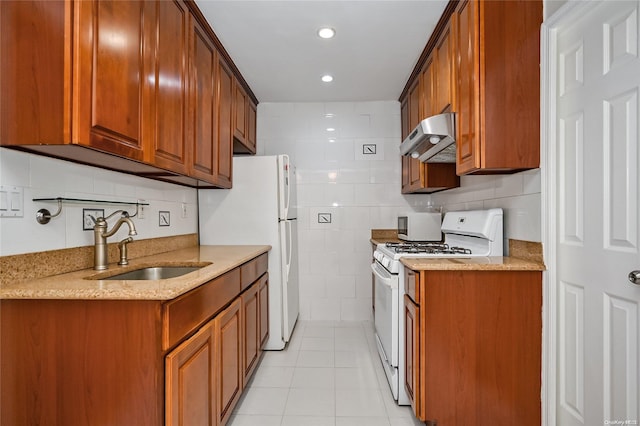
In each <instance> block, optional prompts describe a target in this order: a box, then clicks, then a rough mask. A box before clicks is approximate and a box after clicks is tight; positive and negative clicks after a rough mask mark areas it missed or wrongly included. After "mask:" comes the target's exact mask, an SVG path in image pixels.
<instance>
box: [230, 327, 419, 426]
mask: <svg viewBox="0 0 640 426" xmlns="http://www.w3.org/2000/svg"><path fill="white" fill-rule="evenodd" d="M419 424H420V423H419V422H418V421H417V420H416V419H415V418H414V417H413V414H412V412H411V408H410V407H408V406H398V405H397V404H396V402H395V401H394V400H393V397H392V396H391V391H390V389H389V385H388V383H387V379H386V377H385V375H384V371H383V370H382V366H381V364H380V359H379V358H378V354H377V352H376V349H375V340H374V334H373V324H372V323H371V322H319V321H299V322H298V324H297V325H296V328H295V330H294V333H293V336H292V339H291V342H289V345H288V346H287V348H286V349H285V350H283V351H267V352H265V354H264V356H263V358H262V361H261V363H260V365H259V366H258V369H257V370H256V373H255V374H254V377H253V378H252V380H251V381H250V382H249V386H248V388H247V389H246V390H245V392H244V394H243V396H242V398H241V399H240V401H239V403H238V405H237V406H236V409H235V411H234V412H233V415H232V417H231V420H230V422H229V425H230V426H365V425H366V426H415V425H419Z"/></svg>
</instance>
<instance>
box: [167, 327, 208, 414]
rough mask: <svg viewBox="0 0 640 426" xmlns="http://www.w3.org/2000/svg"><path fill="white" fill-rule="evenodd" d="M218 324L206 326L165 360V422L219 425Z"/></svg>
mask: <svg viewBox="0 0 640 426" xmlns="http://www.w3.org/2000/svg"><path fill="white" fill-rule="evenodd" d="M213 355H214V326H213V321H212V322H210V323H208V324H207V325H205V326H204V327H202V328H201V329H200V331H198V332H197V333H196V334H195V335H193V336H192V337H191V338H189V339H188V340H186V341H185V342H184V343H182V344H181V345H180V346H178V347H177V348H176V349H174V350H173V351H172V352H171V353H170V354H169V355H167V357H166V360H165V365H166V367H165V374H166V378H165V390H166V391H165V398H166V407H165V411H166V416H165V424H166V425H168V426H179V425H210V426H214V425H215V424H216V398H215V393H216V384H215V380H214V377H215V376H214V364H213V360H214V358H213Z"/></svg>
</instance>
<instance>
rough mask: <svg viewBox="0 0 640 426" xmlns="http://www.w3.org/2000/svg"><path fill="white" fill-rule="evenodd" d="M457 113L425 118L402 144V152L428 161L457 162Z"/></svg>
mask: <svg viewBox="0 0 640 426" xmlns="http://www.w3.org/2000/svg"><path fill="white" fill-rule="evenodd" d="M455 128H456V121H455V113H453V112H448V113H444V114H439V115H434V116H432V117H429V118H425V119H424V120H422V121H421V122H420V124H418V126H417V127H416V128H415V129H414V130H413V131H412V132H411V133H410V134H409V136H407V137H406V139H405V140H403V141H402V143H401V144H400V153H401V154H402V155H408V156H411V157H413V158H417V159H419V160H420V161H422V162H426V163H455V162H456V143H455V142H456V138H455Z"/></svg>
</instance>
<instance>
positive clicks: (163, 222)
mask: <svg viewBox="0 0 640 426" xmlns="http://www.w3.org/2000/svg"><path fill="white" fill-rule="evenodd" d="M158 222H159V223H158V224H159V225H160V226H171V212H168V211H160V212H158Z"/></svg>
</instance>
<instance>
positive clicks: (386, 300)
mask: <svg viewBox="0 0 640 426" xmlns="http://www.w3.org/2000/svg"><path fill="white" fill-rule="evenodd" d="M371 269H372V270H373V275H374V278H375V307H376V309H375V314H374V324H375V330H376V336H377V337H378V340H379V342H380V345H381V346H382V350H383V352H384V354H381V355H382V356H384V358H386V360H383V361H386V362H387V363H389V364H390V365H391V366H393V367H397V366H398V321H399V317H398V297H399V296H398V274H392V273H390V272H389V271H387V270H386V269H385V268H384V266H382V265H381V264H380V263H378V262H374V263H372V264H371Z"/></svg>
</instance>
